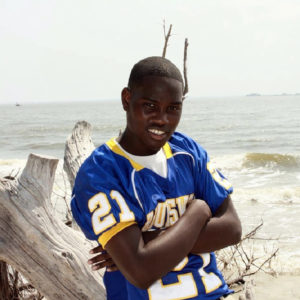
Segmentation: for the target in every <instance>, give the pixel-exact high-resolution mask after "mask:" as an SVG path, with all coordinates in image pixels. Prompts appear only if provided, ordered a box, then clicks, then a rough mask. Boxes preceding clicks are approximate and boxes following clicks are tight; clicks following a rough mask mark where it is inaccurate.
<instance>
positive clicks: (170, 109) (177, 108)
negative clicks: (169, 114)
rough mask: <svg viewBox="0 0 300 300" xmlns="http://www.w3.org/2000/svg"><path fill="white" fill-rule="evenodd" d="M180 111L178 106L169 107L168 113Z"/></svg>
mask: <svg viewBox="0 0 300 300" xmlns="http://www.w3.org/2000/svg"><path fill="white" fill-rule="evenodd" d="M180 109H181V107H180V106H178V105H172V106H169V111H179V110H180Z"/></svg>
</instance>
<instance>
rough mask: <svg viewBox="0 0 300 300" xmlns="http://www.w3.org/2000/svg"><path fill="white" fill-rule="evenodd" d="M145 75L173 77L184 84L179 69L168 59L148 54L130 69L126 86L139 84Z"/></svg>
mask: <svg viewBox="0 0 300 300" xmlns="http://www.w3.org/2000/svg"><path fill="white" fill-rule="evenodd" d="M146 76H159V77H168V78H173V79H176V80H178V81H180V82H181V83H182V86H184V83H183V79H182V76H181V73H180V71H179V69H178V68H177V67H176V66H175V65H174V64H173V63H172V62H171V61H170V60H168V59H166V58H164V57H161V56H150V57H147V58H144V59H142V60H140V61H139V62H137V63H136V64H135V65H134V66H133V68H132V69H131V72H130V76H129V80H128V88H129V89H130V88H133V87H134V86H137V85H139V84H140V83H141V81H142V79H143V78H144V77H146Z"/></svg>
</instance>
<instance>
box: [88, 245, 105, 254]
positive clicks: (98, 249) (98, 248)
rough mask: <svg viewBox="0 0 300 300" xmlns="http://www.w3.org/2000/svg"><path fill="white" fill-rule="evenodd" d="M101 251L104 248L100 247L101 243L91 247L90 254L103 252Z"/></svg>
mask: <svg viewBox="0 0 300 300" xmlns="http://www.w3.org/2000/svg"><path fill="white" fill-rule="evenodd" d="M103 251H104V249H103V248H102V246H101V245H99V246H97V247H95V248H93V249H91V250H90V254H95V253H100V252H103Z"/></svg>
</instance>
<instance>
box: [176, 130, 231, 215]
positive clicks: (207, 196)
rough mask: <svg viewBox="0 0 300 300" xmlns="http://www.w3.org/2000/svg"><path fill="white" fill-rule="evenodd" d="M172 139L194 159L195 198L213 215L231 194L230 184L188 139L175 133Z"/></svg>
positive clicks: (206, 156)
mask: <svg viewBox="0 0 300 300" xmlns="http://www.w3.org/2000/svg"><path fill="white" fill-rule="evenodd" d="M174 139H175V140H176V143H177V145H180V147H182V148H183V149H184V150H185V151H187V152H189V153H190V154H192V156H193V158H194V184H195V197H196V198H199V199H202V200H204V201H205V202H206V203H207V204H208V206H209V207H210V209H211V211H212V214H215V213H216V211H217V209H218V208H219V206H220V205H221V204H222V203H223V201H224V200H225V199H226V198H227V197H228V195H229V194H231V193H232V192H233V188H232V185H231V183H230V182H229V181H228V180H227V179H226V178H225V176H223V174H222V173H221V172H220V171H219V170H218V169H217V168H215V167H214V165H213V164H212V162H211V161H210V159H209V156H208V154H207V152H206V151H205V150H204V149H203V148H202V147H201V146H200V145H199V144H198V143H196V142H195V141H194V140H192V139H191V138H190V137H188V136H186V135H183V134H181V133H175V134H174Z"/></svg>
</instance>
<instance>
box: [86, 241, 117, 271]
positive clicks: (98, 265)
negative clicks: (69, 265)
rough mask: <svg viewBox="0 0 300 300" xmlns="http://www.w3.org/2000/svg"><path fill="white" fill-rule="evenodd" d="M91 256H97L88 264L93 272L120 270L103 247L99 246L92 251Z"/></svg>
mask: <svg viewBox="0 0 300 300" xmlns="http://www.w3.org/2000/svg"><path fill="white" fill-rule="evenodd" d="M98 253H100V254H98ZM90 254H97V255H96V256H94V257H92V258H91V259H89V260H88V264H90V265H91V267H92V270H93V271H97V270H99V269H102V268H105V267H106V270H107V271H108V272H112V271H116V270H118V268H117V266H116V265H115V263H114V261H113V260H112V258H111V257H110V255H109V254H108V253H107V252H106V251H105V250H104V249H103V248H102V246H100V245H99V246H97V247H95V248H93V249H91V250H90Z"/></svg>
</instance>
